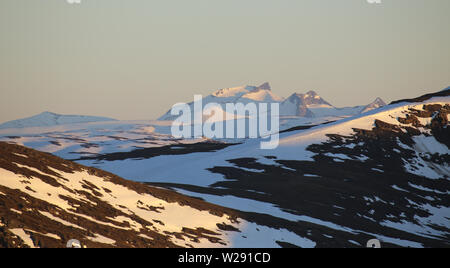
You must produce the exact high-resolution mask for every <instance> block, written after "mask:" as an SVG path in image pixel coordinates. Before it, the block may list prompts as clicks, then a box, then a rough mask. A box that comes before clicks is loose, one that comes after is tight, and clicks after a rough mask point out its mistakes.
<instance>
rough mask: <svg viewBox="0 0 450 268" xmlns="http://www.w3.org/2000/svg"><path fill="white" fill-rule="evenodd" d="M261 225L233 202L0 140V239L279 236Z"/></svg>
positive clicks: (231, 242)
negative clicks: (220, 201)
mask: <svg viewBox="0 0 450 268" xmlns="http://www.w3.org/2000/svg"><path fill="white" fill-rule="evenodd" d="M256 230H258V231H256ZM264 230H271V229H268V228H267V227H264V226H257V225H255V224H253V223H250V222H247V221H245V220H243V219H241V218H240V216H239V214H238V213H237V212H236V211H234V210H231V209H225V208H222V207H219V206H216V205H212V204H209V203H206V202H203V201H201V200H198V199H194V198H189V197H186V196H183V195H181V194H177V193H175V192H172V191H168V190H164V189H160V188H155V187H149V186H145V185H143V184H140V183H136V182H131V181H126V180H124V179H122V178H119V177H117V176H115V175H113V174H110V173H107V172H104V171H101V170H98V169H94V168H89V167H84V166H81V165H78V164H76V163H73V162H70V161H66V160H62V159H60V158H58V157H55V156H52V155H49V154H46V153H41V152H38V151H35V150H32V149H28V148H25V147H22V146H18V145H12V144H7V143H3V142H2V143H0V247H32V248H34V247H65V246H66V244H67V242H68V241H69V240H71V239H77V240H79V241H80V242H81V244H82V245H83V246H84V247H231V246H239V245H245V244H243V243H244V242H245V243H249V244H259V243H262V245H264V243H273V244H274V245H277V244H276V241H277V239H278V238H279V239H280V241H283V238H282V237H277V236H276V235H275V236H269V237H266V240H265V241H264V238H263V239H261V237H260V236H258V232H263V231H264ZM272 232H273V233H276V232H278V231H277V230H272ZM282 235H283V234H281V236H282ZM243 237H245V238H243ZM243 240H244V242H243ZM266 245H268V244H266Z"/></svg>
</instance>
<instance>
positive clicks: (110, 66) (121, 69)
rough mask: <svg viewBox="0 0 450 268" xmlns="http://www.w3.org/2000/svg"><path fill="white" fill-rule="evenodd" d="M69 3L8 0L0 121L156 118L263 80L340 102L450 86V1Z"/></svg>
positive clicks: (284, 90)
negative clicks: (44, 115) (53, 116)
mask: <svg viewBox="0 0 450 268" xmlns="http://www.w3.org/2000/svg"><path fill="white" fill-rule="evenodd" d="M67 1H68V0H33V1H30V0H1V1H0V122H4V121H9V120H13V119H18V118H23V117H28V116H32V115H35V114H38V113H41V112H43V111H51V112H55V113H61V114H82V115H97V116H108V117H113V118H116V119H122V120H147V119H148V120H150V119H155V118H158V117H159V116H161V115H162V114H164V113H165V112H166V111H167V110H169V109H170V107H171V106H172V105H173V104H175V103H176V102H180V101H182V102H189V101H192V100H193V96H194V94H203V95H208V94H211V93H212V92H213V91H215V90H217V89H220V88H228V87H234V86H241V85H259V84H262V83H264V82H266V81H268V82H270V83H271V85H272V89H273V91H274V93H275V94H277V95H280V96H283V97H288V96H289V95H291V94H292V93H294V92H299V93H302V92H306V91H309V90H315V91H316V92H318V94H319V95H321V96H322V97H323V98H325V99H326V100H328V101H329V102H331V103H332V104H333V105H335V106H337V107H343V106H355V105H363V104H368V103H370V102H372V101H373V100H374V99H375V98H376V97H382V98H383V99H384V100H385V101H388V102H389V101H392V100H396V99H402V98H405V97H416V96H418V95H422V94H425V93H429V92H436V91H439V90H442V89H444V88H446V87H448V86H450V49H449V48H450V30H449V25H450V16H449V15H448V14H450V1H449V0H382V3H381V4H370V3H368V1H367V0H276V1H274V0H226V1H225V0H189V1H186V0H158V1H156V0H81V3H80V4H69V3H68V2H67Z"/></svg>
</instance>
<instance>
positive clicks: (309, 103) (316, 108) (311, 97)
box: [280, 91, 386, 118]
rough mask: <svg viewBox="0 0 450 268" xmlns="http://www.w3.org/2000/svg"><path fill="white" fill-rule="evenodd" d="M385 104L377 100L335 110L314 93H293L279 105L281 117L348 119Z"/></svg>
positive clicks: (379, 99)
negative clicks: (363, 104) (367, 103)
mask: <svg viewBox="0 0 450 268" xmlns="http://www.w3.org/2000/svg"><path fill="white" fill-rule="evenodd" d="M385 105H386V103H385V102H384V101H383V100H382V99H381V98H377V99H376V100H375V101H374V102H372V103H371V104H369V105H366V106H355V107H345V108H336V107H334V106H333V105H331V104H330V103H329V102H327V101H326V100H324V99H323V98H322V97H320V96H319V95H318V94H317V93H316V92H315V91H309V92H307V93H306V94H300V93H294V94H292V95H291V96H290V97H289V98H287V99H286V100H285V101H283V102H282V103H281V105H280V115H281V116H299V117H313V118H318V117H348V116H353V115H357V114H361V113H365V112H368V111H371V110H373V109H377V108H380V107H383V106H385Z"/></svg>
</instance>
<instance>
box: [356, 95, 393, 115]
mask: <svg viewBox="0 0 450 268" xmlns="http://www.w3.org/2000/svg"><path fill="white" fill-rule="evenodd" d="M386 105H387V104H386V102H384V100H383V99H381V98H380V97H378V98H376V99H375V100H374V101H373V102H372V103H370V104H369V105H367V106H365V107H364V108H363V109H362V110H361V113H366V112H369V111H372V110H375V109H378V108H381V107H384V106H386Z"/></svg>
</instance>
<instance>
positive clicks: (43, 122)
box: [0, 112, 115, 129]
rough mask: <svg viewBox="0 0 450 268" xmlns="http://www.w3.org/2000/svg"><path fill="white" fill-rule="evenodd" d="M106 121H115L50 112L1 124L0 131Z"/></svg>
mask: <svg viewBox="0 0 450 268" xmlns="http://www.w3.org/2000/svg"><path fill="white" fill-rule="evenodd" d="M107 121H115V119H111V118H106V117H96V116H83V115H60V114H55V113H50V112H44V113H41V114H38V115H35V116H32V117H28V118H24V119H19V120H14V121H9V122H6V123H3V124H1V125H0V129H7V128H28V127H43V126H47V127H48V126H58V125H67V124H78V123H89V122H107Z"/></svg>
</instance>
